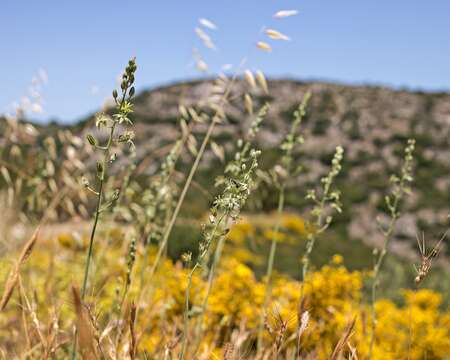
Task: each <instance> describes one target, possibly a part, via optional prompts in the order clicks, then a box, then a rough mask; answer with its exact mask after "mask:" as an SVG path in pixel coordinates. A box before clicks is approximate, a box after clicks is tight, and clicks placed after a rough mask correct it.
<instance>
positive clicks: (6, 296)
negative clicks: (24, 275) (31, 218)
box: [0, 226, 41, 311]
mask: <svg viewBox="0 0 450 360" xmlns="http://www.w3.org/2000/svg"><path fill="white" fill-rule="evenodd" d="M40 229H41V227H40V226H38V227H37V229H36V230H35V231H34V233H33V235H32V236H31V238H30V240H28V241H27V242H26V243H25V245H24V247H23V248H22V251H21V252H20V256H19V259H18V260H17V263H16V265H15V266H14V268H13V269H12V270H11V272H10V273H9V276H8V279H7V280H6V284H5V288H4V290H3V295H2V298H1V300H0V311H3V310H4V309H5V308H6V305H8V302H9V300H10V299H11V296H12V294H13V292H14V289H15V287H16V285H17V283H18V281H19V275H20V269H21V266H22V265H23V264H24V263H25V262H26V261H27V259H28V258H29V257H30V255H31V252H32V251H33V247H34V245H35V244H36V241H37V239H38V236H39V232H40Z"/></svg>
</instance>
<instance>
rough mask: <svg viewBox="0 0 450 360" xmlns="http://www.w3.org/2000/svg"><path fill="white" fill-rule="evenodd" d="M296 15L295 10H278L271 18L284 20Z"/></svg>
mask: <svg viewBox="0 0 450 360" xmlns="http://www.w3.org/2000/svg"><path fill="white" fill-rule="evenodd" d="M297 14H298V11H297V10H280V11H278V12H276V13H275V14H274V15H273V17H274V18H285V17H289V16H294V15H297Z"/></svg>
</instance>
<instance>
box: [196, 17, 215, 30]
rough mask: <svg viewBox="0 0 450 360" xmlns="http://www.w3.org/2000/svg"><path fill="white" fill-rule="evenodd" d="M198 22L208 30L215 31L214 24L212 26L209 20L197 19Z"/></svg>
mask: <svg viewBox="0 0 450 360" xmlns="http://www.w3.org/2000/svg"><path fill="white" fill-rule="evenodd" d="M198 22H199V24H200V25H202V26H204V27H206V28H208V29H211V30H217V26H216V24H214V23H213V22H212V21H211V20H208V19H205V18H202V19H199V20H198Z"/></svg>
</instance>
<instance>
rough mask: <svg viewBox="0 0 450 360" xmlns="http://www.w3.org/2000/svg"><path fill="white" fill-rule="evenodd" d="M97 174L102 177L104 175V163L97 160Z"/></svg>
mask: <svg viewBox="0 0 450 360" xmlns="http://www.w3.org/2000/svg"><path fill="white" fill-rule="evenodd" d="M97 174H98V175H99V176H100V177H102V176H103V163H101V162H100V161H98V162H97Z"/></svg>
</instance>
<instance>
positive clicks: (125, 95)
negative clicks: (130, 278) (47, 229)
mask: <svg viewBox="0 0 450 360" xmlns="http://www.w3.org/2000/svg"><path fill="white" fill-rule="evenodd" d="M136 69H137V66H136V59H135V58H132V59H131V60H130V61H129V62H128V66H127V67H126V69H125V72H124V73H123V75H122V82H121V85H120V87H121V95H120V96H119V93H118V91H117V90H114V91H113V93H112V95H113V98H114V101H115V104H116V113H115V114H114V115H113V116H112V117H107V116H106V115H103V114H101V115H98V116H97V119H96V126H97V128H99V129H107V130H108V138H107V140H106V144H104V145H100V144H99V141H98V140H97V139H96V138H95V137H94V136H93V135H91V134H88V135H87V136H86V138H87V140H88V142H89V144H90V145H91V146H92V147H93V148H94V150H96V151H97V152H99V153H100V154H101V160H99V161H97V165H96V177H97V186H96V187H95V188H94V187H92V186H91V185H90V184H89V181H88V180H87V179H86V178H83V179H82V182H83V185H84V186H85V188H86V189H87V190H89V191H90V192H92V193H93V194H94V195H95V196H96V198H97V201H96V207H95V215H94V222H93V225H92V230H91V235H90V239H89V247H88V251H87V254H86V262H85V269H84V276H83V284H82V288H81V300H84V298H85V297H86V292H87V286H88V279H89V271H90V268H91V263H92V253H93V249H94V240H95V234H96V230H97V225H98V223H99V218H100V214H101V213H102V212H103V211H105V210H107V209H108V208H109V207H110V206H111V205H112V204H113V203H114V202H115V201H116V200H117V199H118V197H119V190H118V189H115V190H113V191H112V193H111V194H108V195H109V196H108V197H107V196H106V193H105V189H104V185H105V180H106V177H107V176H108V169H109V166H110V165H111V164H112V163H113V162H114V161H115V160H116V158H117V154H116V153H115V152H114V151H113V148H114V146H117V145H121V144H122V145H123V144H128V145H129V146H130V147H134V144H133V138H134V134H133V132H132V131H130V130H125V131H124V132H123V133H121V134H119V135H118V136H117V134H116V131H117V129H118V127H119V125H124V126H125V127H127V126H130V125H132V122H131V120H130V118H129V115H130V114H131V113H132V112H133V105H132V103H131V99H132V97H133V96H134V93H135V88H134V86H133V84H134V74H135V72H136ZM75 358H76V337H75V341H74V346H73V351H72V359H75Z"/></svg>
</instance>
